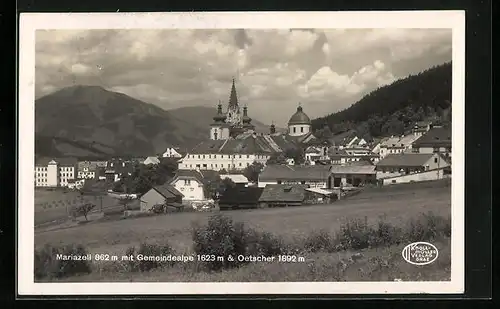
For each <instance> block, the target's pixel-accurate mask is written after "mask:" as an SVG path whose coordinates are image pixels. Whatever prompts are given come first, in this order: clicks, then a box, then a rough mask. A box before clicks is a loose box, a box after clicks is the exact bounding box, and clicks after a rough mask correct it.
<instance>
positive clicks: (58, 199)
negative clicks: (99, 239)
mask: <svg viewBox="0 0 500 309" xmlns="http://www.w3.org/2000/svg"><path fill="white" fill-rule="evenodd" d="M84 203H92V204H95V205H96V208H95V210H94V211H95V212H98V211H101V200H100V197H98V196H82V195H80V193H79V192H77V191H70V190H67V191H64V190H62V189H57V190H53V191H49V190H44V189H36V190H35V226H39V225H43V224H46V223H51V222H60V221H65V220H67V219H68V215H69V214H70V213H71V210H72V209H73V207H75V206H78V205H80V204H84ZM122 208H123V206H121V205H119V204H118V202H117V200H116V199H115V198H112V197H110V196H103V197H102V210H103V211H104V212H109V211H113V210H115V209H122Z"/></svg>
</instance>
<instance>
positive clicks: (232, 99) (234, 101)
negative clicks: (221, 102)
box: [228, 78, 238, 108]
mask: <svg viewBox="0 0 500 309" xmlns="http://www.w3.org/2000/svg"><path fill="white" fill-rule="evenodd" d="M228 105H229V106H228V107H229V108H237V107H238V95H237V94H236V86H235V85H234V78H233V85H232V86H231V94H230V95H229V104H228Z"/></svg>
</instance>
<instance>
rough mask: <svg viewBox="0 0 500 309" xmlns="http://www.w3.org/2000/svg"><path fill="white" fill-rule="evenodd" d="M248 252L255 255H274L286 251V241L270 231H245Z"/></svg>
mask: <svg viewBox="0 0 500 309" xmlns="http://www.w3.org/2000/svg"><path fill="white" fill-rule="evenodd" d="M245 243H246V254H247V255H254V256H260V255H263V256H273V255H279V254H283V253H284V251H285V250H284V248H285V247H286V246H285V243H284V241H283V239H282V238H281V237H278V236H275V235H273V234H271V233H268V232H257V231H255V230H253V229H247V230H246V231H245Z"/></svg>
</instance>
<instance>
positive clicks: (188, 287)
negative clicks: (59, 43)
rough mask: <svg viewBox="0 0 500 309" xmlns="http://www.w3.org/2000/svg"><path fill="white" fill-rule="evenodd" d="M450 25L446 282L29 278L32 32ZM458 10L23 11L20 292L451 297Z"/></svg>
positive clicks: (454, 287) (460, 107) (460, 186)
mask: <svg viewBox="0 0 500 309" xmlns="http://www.w3.org/2000/svg"><path fill="white" fill-rule="evenodd" d="M132 28H142V29H148V28H149V29H153V28H190V29H194V28H199V29H206V28H232V29H235V28H238V29H245V28H261V29H264V28H265V29H279V28H323V29H325V28H452V29H453V34H452V35H453V51H452V53H453V58H452V61H453V92H452V98H453V109H452V113H453V114H452V117H453V127H452V132H453V135H452V139H453V141H452V144H453V152H452V156H453V163H454V164H453V166H452V175H453V180H452V205H453V207H452V230H453V236H452V244H451V249H452V260H451V261H452V263H451V281H450V282H387V283H386V282H342V283H341V282H333V283H329V282H300V283H299V282H286V283H285V282H283V283H278V282H276V283H269V282H266V283H133V284H130V283H98V282H95V283H34V272H33V268H34V266H33V257H34V254H33V250H34V226H33V222H34V186H33V183H34V178H33V177H34V174H33V170H34V162H33V160H34V156H33V154H34V103H33V102H34V97H35V96H34V94H35V93H34V89H35V87H34V86H35V85H34V77H35V30H37V29H132ZM464 92H465V12H464V11H404V12H397V11H387V12H251V13H247V12H218V13H215V12H214V13H23V14H21V17H20V28H19V149H18V151H19V152H18V154H19V166H18V171H19V176H18V188H19V193H18V201H19V208H18V210H19V211H18V215H19V216H18V227H19V229H18V282H17V284H18V293H19V295H88V294H93V295H105V294H120V295H131V294H161V295H169V294H219V295H220V294H222V295H224V294H358V295H359V294H384V293H394V294H403V293H404V294H406V293H433V294H442V293H446V294H452V293H463V292H464V192H465V191H464V179H465V178H464V163H465V159H464V155H465V153H464V146H465V140H464V139H465V125H464V123H465V101H464V100H465V97H464V96H465V93H464Z"/></svg>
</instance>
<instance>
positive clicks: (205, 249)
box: [192, 215, 246, 270]
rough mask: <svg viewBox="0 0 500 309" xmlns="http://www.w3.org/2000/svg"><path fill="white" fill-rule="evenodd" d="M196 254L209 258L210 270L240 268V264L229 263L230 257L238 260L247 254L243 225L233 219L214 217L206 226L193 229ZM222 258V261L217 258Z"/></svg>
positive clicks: (235, 262) (221, 216) (207, 264)
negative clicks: (238, 257) (241, 255)
mask: <svg viewBox="0 0 500 309" xmlns="http://www.w3.org/2000/svg"><path fill="white" fill-rule="evenodd" d="M192 235H193V242H194V252H195V254H197V255H199V256H205V257H208V260H207V261H205V262H206V263H205V265H206V266H207V267H208V268H209V269H210V270H219V269H222V268H229V267H235V266H238V265H239V263H240V262H238V261H237V260H236V259H235V261H232V262H231V261H228V256H229V255H232V256H233V257H234V258H236V256H237V255H239V254H245V249H246V248H245V246H246V243H245V230H244V227H243V224H242V223H236V224H234V223H233V221H232V219H231V218H228V217H226V216H223V215H213V216H211V217H210V218H209V219H208V223H207V225H206V226H194V227H193V234H192ZM218 257H222V258H223V259H224V260H223V261H220V260H218V259H217V258H218Z"/></svg>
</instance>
